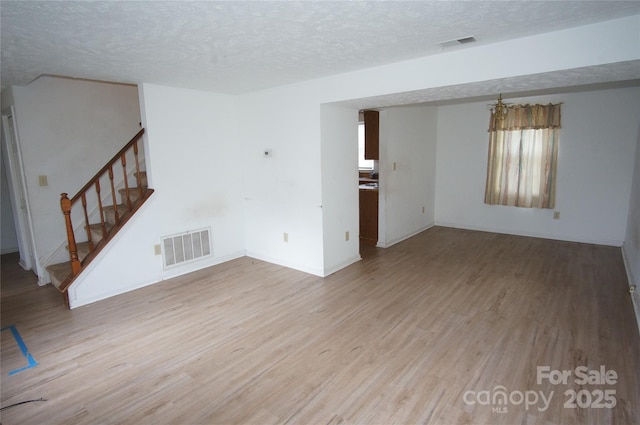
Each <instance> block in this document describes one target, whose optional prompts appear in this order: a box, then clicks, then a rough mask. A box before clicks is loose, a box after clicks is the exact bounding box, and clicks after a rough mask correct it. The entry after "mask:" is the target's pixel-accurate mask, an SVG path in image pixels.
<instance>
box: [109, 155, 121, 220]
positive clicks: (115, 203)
mask: <svg viewBox="0 0 640 425" xmlns="http://www.w3.org/2000/svg"><path fill="white" fill-rule="evenodd" d="M109 181H110V182H111V199H112V200H113V216H114V217H115V221H116V226H117V225H119V224H120V213H119V212H118V200H117V199H116V187H115V185H114V183H113V166H109Z"/></svg>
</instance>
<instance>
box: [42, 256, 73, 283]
mask: <svg viewBox="0 0 640 425" xmlns="http://www.w3.org/2000/svg"><path fill="white" fill-rule="evenodd" d="M46 269H47V271H48V272H49V275H50V276H51V284H52V285H53V286H55V287H56V288H59V287H60V284H61V283H62V282H63V281H64V280H65V279H66V278H67V277H69V275H70V274H71V261H67V262H66V263H58V264H51V265H50V266H47V267H46Z"/></svg>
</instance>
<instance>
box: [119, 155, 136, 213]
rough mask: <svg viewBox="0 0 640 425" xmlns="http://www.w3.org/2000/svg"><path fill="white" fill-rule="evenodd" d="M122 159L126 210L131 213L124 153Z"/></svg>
mask: <svg viewBox="0 0 640 425" xmlns="http://www.w3.org/2000/svg"><path fill="white" fill-rule="evenodd" d="M134 146H135V143H134ZM121 159H122V172H123V173H124V193H125V195H126V197H127V209H128V210H129V211H131V198H130V197H129V181H128V180H129V179H127V155H126V152H123V153H122V155H121Z"/></svg>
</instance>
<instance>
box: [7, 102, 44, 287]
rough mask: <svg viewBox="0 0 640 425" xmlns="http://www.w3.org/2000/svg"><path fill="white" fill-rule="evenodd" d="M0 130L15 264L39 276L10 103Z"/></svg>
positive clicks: (13, 115) (20, 155)
mask: <svg viewBox="0 0 640 425" xmlns="http://www.w3.org/2000/svg"><path fill="white" fill-rule="evenodd" d="M2 129H3V131H2V142H3V143H2V160H3V161H2V162H3V166H4V167H5V170H6V174H7V182H8V185H9V199H10V202H11V210H12V213H13V220H14V223H15V230H16V236H17V239H18V251H19V253H20V259H19V261H18V264H19V265H20V267H22V268H23V269H25V270H32V271H33V272H34V273H35V274H36V275H37V276H39V275H40V274H39V264H38V261H37V254H36V249H35V241H34V239H33V224H32V222H31V210H30V208H29V197H28V196H27V185H26V181H25V177H24V167H23V163H22V154H21V151H20V142H19V139H18V132H17V127H16V123H15V111H14V108H13V106H11V107H10V108H7V109H6V110H4V111H3V112H2Z"/></svg>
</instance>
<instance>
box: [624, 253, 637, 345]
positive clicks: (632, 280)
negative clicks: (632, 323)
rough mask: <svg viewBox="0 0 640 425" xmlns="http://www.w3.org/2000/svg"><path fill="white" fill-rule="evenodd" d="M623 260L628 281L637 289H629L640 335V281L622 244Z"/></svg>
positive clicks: (630, 285)
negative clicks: (639, 283)
mask: <svg viewBox="0 0 640 425" xmlns="http://www.w3.org/2000/svg"><path fill="white" fill-rule="evenodd" d="M622 262H623V264H624V270H625V271H626V272H627V281H628V282H629V288H631V287H632V286H635V291H634V292H631V291H629V292H630V293H629V295H630V296H631V304H633V310H634V312H635V314H636V325H637V330H638V335H640V288H638V282H636V279H635V277H634V276H633V273H632V272H631V265H630V264H629V263H628V261H627V255H626V250H625V247H624V245H622Z"/></svg>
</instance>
